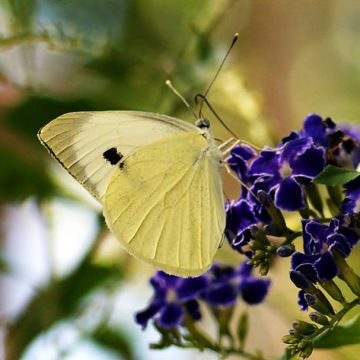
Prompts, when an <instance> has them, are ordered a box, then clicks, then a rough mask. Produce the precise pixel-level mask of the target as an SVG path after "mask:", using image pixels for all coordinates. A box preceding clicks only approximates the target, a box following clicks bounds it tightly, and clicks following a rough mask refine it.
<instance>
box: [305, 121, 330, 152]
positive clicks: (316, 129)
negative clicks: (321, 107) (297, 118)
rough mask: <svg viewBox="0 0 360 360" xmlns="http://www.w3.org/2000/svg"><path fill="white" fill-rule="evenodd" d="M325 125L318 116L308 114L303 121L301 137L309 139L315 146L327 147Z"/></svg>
mask: <svg viewBox="0 0 360 360" xmlns="http://www.w3.org/2000/svg"><path fill="white" fill-rule="evenodd" d="M325 129H326V128H325V125H324V123H323V119H322V117H321V116H320V115H317V114H310V115H308V116H307V117H306V118H305V120H304V130H303V132H302V135H303V136H306V137H311V138H312V139H313V141H314V142H315V143H316V144H320V145H323V146H326V145H327V138H326V135H325Z"/></svg>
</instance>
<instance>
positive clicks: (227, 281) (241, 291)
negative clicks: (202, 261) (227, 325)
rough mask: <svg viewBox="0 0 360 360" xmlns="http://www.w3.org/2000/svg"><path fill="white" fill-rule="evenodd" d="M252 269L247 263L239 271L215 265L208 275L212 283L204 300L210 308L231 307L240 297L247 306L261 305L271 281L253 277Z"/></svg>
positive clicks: (206, 291) (204, 294)
mask: <svg viewBox="0 0 360 360" xmlns="http://www.w3.org/2000/svg"><path fill="white" fill-rule="evenodd" d="M251 271H252V267H251V266H250V265H248V264H247V263H246V262H244V263H242V264H241V265H240V266H239V267H238V268H237V269H234V268H232V267H231V266H226V265H213V266H212V267H211V269H210V270H209V272H208V273H207V275H208V277H209V279H210V282H209V285H208V287H207V288H206V289H205V290H204V291H203V293H202V298H203V299H204V300H205V302H206V303H208V304H209V305H210V306H214V307H218V306H231V305H233V304H234V303H235V301H236V299H237V297H238V296H240V297H241V298H242V299H243V300H244V301H245V302H246V303H247V304H250V305H255V304H259V303H261V302H262V301H263V300H264V299H265V297H266V295H267V293H268V289H269V286H270V280H269V279H262V278H257V277H253V276H252V275H251Z"/></svg>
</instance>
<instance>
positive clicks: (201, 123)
mask: <svg viewBox="0 0 360 360" xmlns="http://www.w3.org/2000/svg"><path fill="white" fill-rule="evenodd" d="M195 125H196V126H197V127H198V128H200V129H209V128H210V121H209V120H208V119H207V118H204V117H201V118H199V119H197V120H196V122H195Z"/></svg>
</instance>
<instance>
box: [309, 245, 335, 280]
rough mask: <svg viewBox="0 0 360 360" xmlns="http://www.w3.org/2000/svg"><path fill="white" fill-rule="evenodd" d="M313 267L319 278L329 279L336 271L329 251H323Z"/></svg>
mask: <svg viewBox="0 0 360 360" xmlns="http://www.w3.org/2000/svg"><path fill="white" fill-rule="evenodd" d="M314 267H315V270H316V272H317V274H318V278H319V279H320V280H325V281H330V280H331V279H333V278H334V277H335V276H336V275H337V273H338V269H337V267H336V264H335V261H334V259H333V257H332V255H331V253H330V252H329V251H326V252H324V253H323V254H322V255H321V257H320V258H319V260H317V261H315V262H314Z"/></svg>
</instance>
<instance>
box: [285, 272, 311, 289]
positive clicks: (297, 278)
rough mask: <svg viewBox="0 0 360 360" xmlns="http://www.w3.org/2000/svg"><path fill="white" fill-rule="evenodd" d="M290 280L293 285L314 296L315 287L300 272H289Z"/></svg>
mask: <svg viewBox="0 0 360 360" xmlns="http://www.w3.org/2000/svg"><path fill="white" fill-rule="evenodd" d="M290 280H291V281H292V282H293V283H294V285H295V286H296V287H297V288H299V289H302V290H304V291H305V292H306V293H309V294H316V293H317V289H316V287H315V286H314V285H313V284H312V283H311V281H309V280H308V279H307V278H306V277H305V276H304V275H303V274H302V273H301V272H300V271H290Z"/></svg>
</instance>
